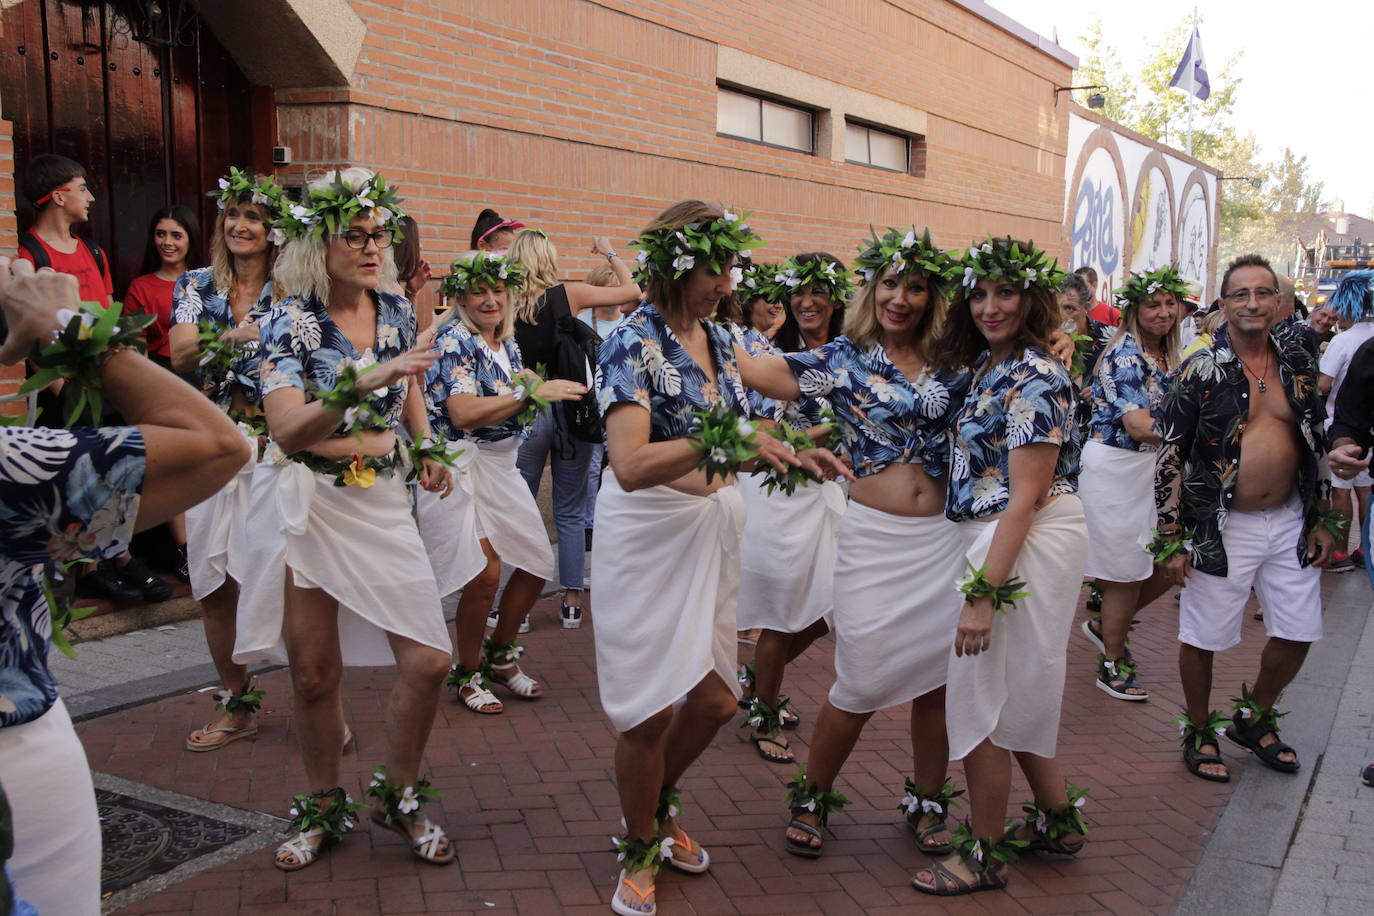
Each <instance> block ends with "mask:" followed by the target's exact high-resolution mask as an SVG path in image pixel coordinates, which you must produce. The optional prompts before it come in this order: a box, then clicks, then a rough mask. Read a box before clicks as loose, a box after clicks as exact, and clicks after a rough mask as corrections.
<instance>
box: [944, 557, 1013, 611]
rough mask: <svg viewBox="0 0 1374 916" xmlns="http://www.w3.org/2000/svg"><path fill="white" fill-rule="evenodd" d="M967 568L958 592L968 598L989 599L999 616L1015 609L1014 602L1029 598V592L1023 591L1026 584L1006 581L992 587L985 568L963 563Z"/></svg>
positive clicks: (1010, 580) (960, 581) (1011, 580)
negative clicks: (975, 567) (1010, 609)
mask: <svg viewBox="0 0 1374 916" xmlns="http://www.w3.org/2000/svg"><path fill="white" fill-rule="evenodd" d="M964 563H965V565H967V566H968V572H966V573H964V577H963V578H962V579H960V580H959V582H958V586H959V591H961V592H963V593H964V594H965V595H967V596H968V597H969V598H991V599H992V609H993V610H994V611H996V612H997V613H999V614H1005V613H1006V612H1007V609H1009V608H1014V607H1016V602H1017V601H1019V600H1020V599H1022V598H1029V597H1030V592H1028V591H1023V589H1025V587H1026V583H1025V582H1023V581H1022V580H1020V579H1008V580H1007V581H1005V582H1003V583H1002V584H1001V585H993V584H992V582H991V580H989V579H988V576H987V570H988V568H987V567H986V566H980V567H978V568H977V569H974V568H973V564H972V563H969V562H968V561H967V560H965V561H964Z"/></svg>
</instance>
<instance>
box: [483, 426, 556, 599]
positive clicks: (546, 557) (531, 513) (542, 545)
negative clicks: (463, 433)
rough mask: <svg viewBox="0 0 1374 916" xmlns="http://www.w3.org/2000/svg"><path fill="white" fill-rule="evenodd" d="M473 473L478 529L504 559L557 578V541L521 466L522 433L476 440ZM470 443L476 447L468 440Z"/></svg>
mask: <svg viewBox="0 0 1374 916" xmlns="http://www.w3.org/2000/svg"><path fill="white" fill-rule="evenodd" d="M476 445H477V448H476V450H475V452H476V456H475V457H476V460H475V461H473V463H472V466H471V468H470V470H469V473H470V474H471V475H472V487H473V495H474V503H475V506H476V529H475V530H476V534H477V537H479V538H486V539H487V540H488V541H489V542H490V543H491V547H492V549H493V550H495V551H496V554H497V556H499V557H500V558H501V562H502V563H504V564H506V565H507V566H514V567H515V568H516V569H523V570H524V571H525V572H527V573H529V574H530V575H532V576H536V577H538V578H540V579H545V580H547V579H552V578H553V571H554V567H553V547H552V546H550V545H549V533H548V531H547V530H546V529H545V528H544V518H543V516H541V515H540V514H539V505H538V504H537V503H536V502H535V501H534V497H533V496H531V495H530V486H529V484H527V483H525V478H523V477H521V476H520V471H519V470H518V469H517V468H516V466H515V459H516V457H517V455H518V454H519V452H520V442H519V440H518V439H515V438H510V439H504V440H502V441H500V442H495V443H487V442H479V443H476ZM464 447H465V448H467V447H470V443H467V442H465V443H464Z"/></svg>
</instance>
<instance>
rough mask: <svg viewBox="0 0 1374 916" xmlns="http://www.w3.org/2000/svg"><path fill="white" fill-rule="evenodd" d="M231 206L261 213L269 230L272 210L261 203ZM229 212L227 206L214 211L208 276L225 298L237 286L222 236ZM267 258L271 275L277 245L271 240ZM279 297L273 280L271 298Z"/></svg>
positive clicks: (260, 176)
mask: <svg viewBox="0 0 1374 916" xmlns="http://www.w3.org/2000/svg"><path fill="white" fill-rule="evenodd" d="M253 177H254V180H255V181H262V180H264V179H265V178H266V177H267V176H265V175H255V176H253ZM230 206H233V207H240V208H242V207H252V208H253V209H254V210H256V211H258V213H260V214H261V215H262V219H263V223H264V225H265V227H266V228H267V230H268V231H269V232H270V231H271V227H270V225H267V224H270V223H271V221H272V211H271V210H269V209H267V208H266V207H265V206H263V205H262V204H254V203H246V202H245V203H238V204H230ZM228 212H229V207H225V208H224V209H223V210H219V211H217V212H216V213H215V231H214V233H213V234H212V235H211V237H210V278H211V279H212V280H214V281H215V290H216V291H217V292H219V293H220V295H222V296H224V298H225V299H232V298H233V295H234V289H235V288H236V287H237V286H238V282H239V275H238V271H236V270H235V269H234V256H233V255H232V254H230V253H229V243H228V241H226V239H225V237H224V217H225V214H226V213H228ZM264 255H265V256H266V258H267V276H268V277H269V278H271V277H272V271H273V267H274V266H275V265H276V262H277V246H276V245H273V244H272V243H271V242H268V243H267V251H266V252H264ZM280 298H281V287H280V286H278V285H277V283H276V282H275V281H274V282H273V284H272V300H273V301H276V300H278V299H280Z"/></svg>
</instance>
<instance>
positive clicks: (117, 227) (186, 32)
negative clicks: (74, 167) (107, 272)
mask: <svg viewBox="0 0 1374 916" xmlns="http://www.w3.org/2000/svg"><path fill="white" fill-rule="evenodd" d="M141 6H144V5H142V4H130V3H114V4H111V3H100V2H96V0H88V2H81V0H22V2H20V3H19V4H18V5H16V6H14V7H11V8H10V9H7V10H5V11H4V12H3V13H0V16H3V20H4V38H3V39H2V40H0V100H3V112H0V116H2V117H4V119H5V120H7V121H11V122H13V124H14V161H15V167H16V169H18V170H19V172H20V173H22V171H23V168H24V163H25V162H26V161H27V160H28V159H29V158H30V157H31V156H35V155H37V154H39V153H45V152H53V153H60V154H61V155H64V156H70V157H71V158H73V159H75V160H77V161H78V162H81V163H82V164H84V165H85V166H86V168H87V170H88V173H89V178H88V180H89V182H90V185H91V190H92V191H93V192H94V193H95V196H96V203H95V206H94V207H92V208H91V221H90V223H89V224H88V225H87V226H86V227H85V229H84V230H79V231H84V232H85V233H87V234H89V236H90V237H91V238H92V239H94V240H95V241H96V242H97V243H99V244H100V245H101V246H102V247H104V248H105V249H106V251H108V252H109V254H110V258H111V261H112V264H113V267H114V272H115V293H116V295H122V293H123V290H124V287H125V286H126V285H127V284H128V282H129V281H130V280H131V279H133V277H134V276H136V275H137V273H138V270H139V267H140V263H141V260H142V257H143V250H144V246H145V244H146V241H147V239H146V233H147V230H148V221H149V219H151V217H152V215H153V213H154V212H155V211H156V210H157V209H158V208H159V207H163V206H166V205H167V204H170V203H181V204H186V205H188V206H190V207H191V208H192V209H194V210H196V211H197V212H198V213H200V214H201V224H202V227H203V228H204V229H205V230H206V231H205V233H204V234H205V235H206V237H207V239H208V236H209V231H208V230H209V228H210V226H211V222H210V221H211V219H212V218H213V215H214V212H215V208H214V205H213V203H212V202H211V201H209V199H208V198H206V197H205V196H204V195H205V191H206V190H207V189H208V188H211V187H213V186H214V185H215V179H216V178H218V177H219V176H220V175H223V174H224V173H225V172H227V171H228V167H229V166H230V165H231V164H232V165H239V166H244V167H262V165H263V164H264V163H265V162H270V158H271V153H270V150H268V149H255V148H254V131H253V129H252V125H253V118H254V117H255V114H256V116H258V117H260V118H261V117H267V118H270V117H271V112H270V109H269V110H268V111H266V112H264V111H263V110H262V108H263V106H264V104H266V105H268V106H270V93H263V92H256V93H255V92H254V90H253V87H252V86H251V85H250V84H249V82H248V80H247V79H246V78H245V77H244V76H243V74H242V73H241V72H240V71H239V69H238V67H237V66H236V65H235V63H234V61H233V60H232V59H231V58H230V57H229V55H228V53H227V52H226V51H225V50H224V49H223V47H221V45H220V44H219V42H218V41H217V40H216V39H215V37H214V36H213V35H212V34H211V33H210V31H209V30H208V29H207V28H205V27H204V26H203V25H202V23H201V22H200V21H199V19H198V18H197V17H196V16H195V12H194V8H193V7H192V6H191V5H190V4H189V3H188V2H187V0H162V3H161V4H160V6H161V8H162V9H163V10H164V13H163V15H162V17H160V19H159V20H157V21H154V22H148V21H142V22H140V21H131V19H130V18H129V17H126V16H124V15H123V14H121V13H118V12H116V8H138V7H141ZM16 178H18V176H16ZM17 184H18V182H17V181H16V185H17ZM22 198H23V195H22V194H20V195H19V201H18V204H19V211H20V212H19V221H20V230H21V231H22V230H23V229H25V228H27V226H28V224H29V222H30V221H31V219H32V214H31V212H30V211H29V210H28V208H29V206H30V202H29V201H27V200H23V199H22Z"/></svg>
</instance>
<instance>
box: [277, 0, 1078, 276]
mask: <svg viewBox="0 0 1374 916" xmlns="http://www.w3.org/2000/svg"><path fill="white" fill-rule="evenodd" d="M352 5H353V8H354V9H355V10H356V11H357V13H358V15H359V16H360V17H361V18H362V19H363V21H364V22H365V23H366V25H367V36H366V40H365V43H364V47H363V50H362V54H361V57H360V59H359V61H358V66H357V71H356V74H355V76H354V78H353V81H352V85H351V86H350V87H347V88H341V89H329V90H309V91H297V90H293V91H281V92H278V94H277V102H278V106H279V108H278V115H279V125H278V134H279V138H278V142H279V143H281V144H283V145H287V146H290V147H292V149H293V153H294V157H295V162H294V164H293V166H292V167H291V168H290V169H288V170H286V175H287V176H288V177H290V178H292V179H297V180H298V179H299V178H300V177H301V175H303V174H304V173H306V172H307V171H310V170H318V169H323V168H329V167H332V166H334V165H336V164H338V163H340V162H355V163H358V164H363V165H369V166H374V167H377V168H379V169H380V170H382V171H383V172H385V173H386V174H387V176H388V178H390V179H392V180H395V181H397V182H399V183H400V184H401V185H402V189H401V190H402V193H403V194H404V195H405V196H406V197H407V198H408V206H409V208H410V209H411V210H412V211H413V212H414V214H415V215H416V217H417V218H418V219H419V220H420V221H421V226H422V230H423V235H424V239H425V248H426V255H427V256H428V257H429V258H430V260H431V261H432V262H434V263H435V264H436V267H437V266H438V265H439V264H440V263H446V262H447V261H448V260H449V259H450V258H452V257H453V256H455V255H456V254H458V253H459V252H461V251H462V250H464V249H466V247H467V238H468V233H469V230H470V228H471V225H472V221H473V219H474V218H475V216H476V214H477V213H478V211H479V210H480V209H481V208H482V207H484V206H493V207H495V208H496V209H498V210H499V211H501V213H502V214H503V215H507V216H517V217H521V218H524V219H526V220H528V221H529V222H531V223H532V224H535V225H539V226H541V227H542V228H544V229H545V230H546V231H547V232H548V233H549V235H550V237H551V238H553V239H554V241H555V242H556V243H558V244H559V245H560V251H561V254H562V267H563V268H564V272H565V273H567V274H569V275H577V274H578V273H579V272H581V271H583V270H585V269H587V268H589V267H590V266H592V264H593V263H594V262H593V261H592V260H591V259H590V258H588V257H586V255H585V249H586V248H587V246H588V243H589V237H590V236H591V235H593V234H606V235H609V236H611V238H612V240H613V241H615V242H617V243H623V242H624V241H626V240H628V239H629V238H630V237H631V236H633V235H634V234H636V233H637V232H638V230H639V229H640V228H641V227H642V226H643V225H644V223H645V222H647V220H648V219H649V218H650V217H651V216H652V215H653V214H654V213H656V212H657V211H658V210H660V209H661V208H662V207H663V206H665V205H667V204H669V203H671V202H673V201H675V200H679V199H682V198H684V197H701V198H705V199H708V200H719V201H723V202H726V203H729V204H731V205H732V206H735V207H739V208H743V209H749V210H753V211H755V217H754V219H753V222H754V224H755V225H756V226H757V228H758V229H759V231H760V233H761V234H762V235H763V236H764V238H765V239H767V240H768V241H769V243H770V245H769V247H768V249H766V251H765V252H764V255H765V256H766V257H769V258H776V257H782V256H786V255H788V254H792V253H794V252H796V251H800V250H806V249H812V248H825V249H829V250H831V251H834V252H835V253H836V254H839V255H840V256H841V257H845V258H847V257H849V256H850V255H851V254H852V252H853V249H854V246H855V243H856V241H857V240H858V238H859V237H860V235H862V234H864V233H865V232H866V230H867V227H868V226H869V225H870V224H873V225H877V226H885V225H903V224H908V223H913V222H914V223H916V224H917V225H918V226H920V225H929V226H931V227H932V229H933V230H934V232H935V235H936V237H937V240H938V241H940V242H941V243H943V244H946V245H950V246H954V245H959V244H966V243H967V242H968V241H969V240H970V239H972V238H974V237H981V236H982V235H983V234H984V233H987V232H993V233H996V234H1007V233H1011V234H1013V235H1019V236H1022V237H1025V236H1029V237H1032V238H1035V239H1036V240H1037V241H1039V242H1041V243H1043V244H1047V245H1049V246H1050V247H1051V248H1052V249H1057V250H1058V251H1060V252H1064V251H1065V250H1066V246H1065V244H1064V239H1063V237H1062V234H1063V228H1062V214H1063V195H1064V155H1065V145H1066V135H1067V116H1066V115H1065V114H1063V110H1064V109H1063V107H1062V106H1061V108H1060V109H1059V110H1058V111H1057V110H1056V109H1055V107H1054V93H1053V87H1054V86H1056V85H1067V82H1068V78H1069V76H1070V73H1071V69H1070V67H1069V65H1068V64H1067V63H1064V62H1063V61H1061V60H1058V59H1056V58H1054V57H1051V56H1049V55H1047V54H1045V53H1044V52H1042V51H1040V50H1037V49H1036V48H1034V47H1032V46H1031V45H1030V44H1027V43H1026V42H1024V41H1022V40H1020V39H1018V38H1016V37H1014V36H1012V35H1010V34H1008V33H1007V32H1005V31H1003V30H1002V29H1000V28H998V27H997V26H995V25H993V24H991V23H989V22H986V21H984V20H983V19H981V18H979V17H978V16H975V15H973V14H972V13H970V12H969V11H968V10H966V9H964V8H963V7H961V6H959V5H956V4H954V3H949V2H946V0H926V2H915V0H891V2H881V0H794V2H790V3H787V4H785V5H783V8H785V9H786V10H787V14H786V15H780V14H779V13H778V12H777V9H778V8H776V7H775V8H771V9H767V10H766V12H764V14H763V15H760V11H763V10H765V8H763V7H759V6H757V5H756V4H752V3H744V2H738V0H696V2H687V0H634V2H629V0H623V2H622V0H598V2H583V0H469V2H465V3H463V4H461V5H459V4H453V3H451V2H450V0H432V2H416V0H353V3H352ZM456 6H457V7H461V8H460V9H455V7H456ZM720 45H727V46H730V47H734V48H738V49H740V50H742V51H745V52H747V53H749V54H752V55H755V56H758V57H763V58H766V59H768V60H772V61H775V62H777V63H779V64H782V65H784V66H786V67H790V68H793V69H795V70H799V71H802V72H804V73H807V74H811V75H814V76H819V77H823V78H825V79H828V80H832V81H835V82H838V83H843V84H845V85H847V86H852V87H854V88H856V89H861V90H863V91H865V92H868V93H872V94H876V95H880V96H883V97H886V98H891V99H892V100H893V101H894V102H895V103H898V104H901V105H904V106H908V107H911V108H916V109H920V110H923V111H925V112H927V114H928V124H929V127H928V133H927V138H926V149H925V171H924V174H923V175H922V176H921V177H916V176H912V175H903V174H898V173H893V172H886V171H881V170H877V169H872V168H868V167H865V166H860V165H852V164H847V163H843V162H834V161H831V160H830V159H828V158H825V157H824V156H811V155H805V154H802V153H794V152H789V151H783V150H776V149H772V148H769V147H764V146H761V145H757V144H751V143H748V142H744V141H739V140H733V139H730V138H725V137H719V136H717V135H716V51H717V47H718V46H720ZM799 101H805V100H799Z"/></svg>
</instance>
